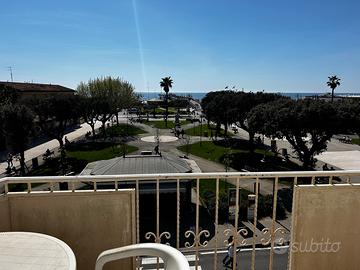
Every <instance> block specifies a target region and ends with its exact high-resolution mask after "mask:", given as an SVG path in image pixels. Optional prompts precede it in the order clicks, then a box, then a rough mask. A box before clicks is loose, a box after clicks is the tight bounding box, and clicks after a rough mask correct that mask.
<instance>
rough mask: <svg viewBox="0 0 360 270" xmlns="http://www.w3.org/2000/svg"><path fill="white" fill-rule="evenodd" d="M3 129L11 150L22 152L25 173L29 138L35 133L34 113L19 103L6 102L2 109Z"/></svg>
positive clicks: (22, 165)
mask: <svg viewBox="0 0 360 270" xmlns="http://www.w3.org/2000/svg"><path fill="white" fill-rule="evenodd" d="M0 122H1V131H2V134H3V135H4V137H5V141H6V146H7V148H8V150H9V151H12V152H14V153H19V154H20V173H21V175H25V155H24V152H25V150H26V149H27V146H28V143H29V139H30V137H31V136H32V135H33V127H34V115H33V113H32V111H31V110H30V109H29V108H28V107H26V106H24V105H19V104H5V105H3V106H1V109H0Z"/></svg>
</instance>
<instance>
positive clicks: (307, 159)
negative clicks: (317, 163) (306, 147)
mask: <svg viewBox="0 0 360 270" xmlns="http://www.w3.org/2000/svg"><path fill="white" fill-rule="evenodd" d="M302 159H303V167H304V169H309V168H312V166H313V164H312V163H313V159H312V155H311V154H310V153H304V154H303V155H302Z"/></svg>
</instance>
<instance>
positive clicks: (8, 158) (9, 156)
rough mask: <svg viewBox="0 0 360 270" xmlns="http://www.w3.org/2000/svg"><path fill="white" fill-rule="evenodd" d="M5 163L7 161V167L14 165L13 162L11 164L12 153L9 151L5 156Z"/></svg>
mask: <svg viewBox="0 0 360 270" xmlns="http://www.w3.org/2000/svg"><path fill="white" fill-rule="evenodd" d="M7 163H8V167H9V168H12V167H14V164H13V155H12V154H11V153H9V154H8V156H7Z"/></svg>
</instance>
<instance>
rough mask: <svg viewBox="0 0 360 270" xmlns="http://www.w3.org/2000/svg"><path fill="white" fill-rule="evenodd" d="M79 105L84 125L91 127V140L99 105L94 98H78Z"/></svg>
mask: <svg viewBox="0 0 360 270" xmlns="http://www.w3.org/2000/svg"><path fill="white" fill-rule="evenodd" d="M79 105H80V107H81V111H80V115H81V116H82V118H83V119H84V121H85V123H87V124H88V125H89V126H90V127H91V131H92V135H93V138H94V137H95V135H96V133H95V124H96V117H97V116H98V114H99V109H98V107H99V104H98V102H97V99H96V98H93V97H80V99H79Z"/></svg>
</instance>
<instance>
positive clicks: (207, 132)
mask: <svg viewBox="0 0 360 270" xmlns="http://www.w3.org/2000/svg"><path fill="white" fill-rule="evenodd" d="M224 132H225V131H224V129H220V134H219V137H224V136H225V134H224ZM215 133H216V127H215V126H214V125H210V127H209V126H208V125H207V124H203V125H202V127H201V126H200V125H198V126H196V127H192V128H189V129H186V130H185V134H187V135H190V136H200V135H201V136H203V137H211V135H212V136H213V137H215ZM232 135H233V134H232V133H231V132H230V130H228V136H232Z"/></svg>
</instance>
